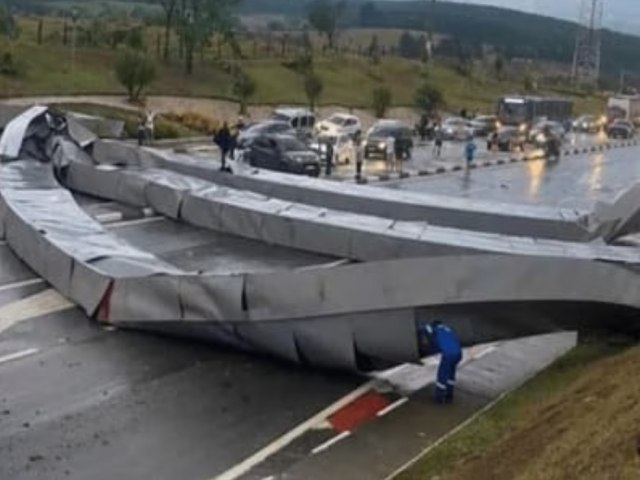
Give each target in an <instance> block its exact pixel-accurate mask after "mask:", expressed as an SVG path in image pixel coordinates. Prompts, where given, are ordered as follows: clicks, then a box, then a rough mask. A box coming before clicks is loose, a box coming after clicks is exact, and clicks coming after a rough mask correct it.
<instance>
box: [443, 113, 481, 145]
mask: <svg viewBox="0 0 640 480" xmlns="http://www.w3.org/2000/svg"><path fill="white" fill-rule="evenodd" d="M438 129H439V131H440V132H441V133H442V138H443V140H459V141H464V140H467V139H468V138H469V137H472V136H473V128H472V126H471V123H470V122H469V121H468V120H465V119H464V118H460V117H450V118H447V119H446V120H445V121H444V122H442V125H440V127H439V128H438Z"/></svg>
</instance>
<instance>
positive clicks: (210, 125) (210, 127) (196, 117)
mask: <svg viewBox="0 0 640 480" xmlns="http://www.w3.org/2000/svg"><path fill="white" fill-rule="evenodd" d="M163 117H164V118H165V119H167V120H170V121H172V122H175V123H179V124H180V125H182V126H183V127H186V128H188V129H190V130H193V131H196V132H199V133H204V134H211V133H213V132H215V131H216V130H218V128H220V121H219V120H217V119H215V118H211V117H207V116H206V115H202V114H200V113H196V112H185V113H173V112H172V113H166V114H164V115H163Z"/></svg>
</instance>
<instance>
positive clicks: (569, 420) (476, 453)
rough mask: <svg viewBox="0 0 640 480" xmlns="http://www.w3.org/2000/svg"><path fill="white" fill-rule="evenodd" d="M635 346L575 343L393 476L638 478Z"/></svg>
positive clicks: (406, 479)
mask: <svg viewBox="0 0 640 480" xmlns="http://www.w3.org/2000/svg"><path fill="white" fill-rule="evenodd" d="M638 367H640V348H638V347H634V348H632V349H630V350H626V351H622V352H620V349H619V348H616V347H612V346H609V345H606V344H602V343H587V344H583V345H581V346H579V347H578V348H577V349H576V350H574V351H573V352H572V353H570V354H569V355H568V356H567V357H565V358H564V359H562V360H560V361H559V362H557V363H556V364H555V365H553V366H552V367H551V368H550V369H549V370H547V371H545V372H543V373H542V374H540V375H539V376H538V377H536V378H535V379H533V380H532V381H531V382H529V383H528V384H527V385H525V386H524V387H523V388H522V389H520V390H519V391H517V392H515V393H514V394H512V395H511V396H509V397H507V398H506V399H505V400H503V401H502V402H501V403H500V404H498V406H497V407H494V409H493V410H491V411H489V412H488V413H487V414H485V415H484V416H482V417H480V418H479V419H478V420H476V421H475V422H474V423H472V424H471V425H470V426H469V427H467V428H466V429H464V430H462V431H460V432H459V433H458V434H456V435H454V436H453V437H452V438H451V439H449V440H448V441H446V442H445V443H444V444H442V446H440V447H438V448H437V449H435V450H433V451H432V452H430V454H429V455H428V456H427V457H425V458H424V459H423V460H422V461H421V462H419V463H418V464H417V465H415V467H414V468H413V469H411V470H410V471H408V472H406V473H404V474H402V475H400V476H399V478H398V480H431V479H434V478H438V479H439V480H511V479H518V480H538V479H545V480H556V479H557V480H574V479H575V480H600V479H605V478H610V479H616V480H626V479H628V480H634V479H637V478H640V455H639V450H638V449H639V448H640V447H639V445H640V443H639V442H640V437H639V435H640V402H638V392H639V391H640V378H638V376H637V375H634V374H633V372H635V371H637V370H638Z"/></svg>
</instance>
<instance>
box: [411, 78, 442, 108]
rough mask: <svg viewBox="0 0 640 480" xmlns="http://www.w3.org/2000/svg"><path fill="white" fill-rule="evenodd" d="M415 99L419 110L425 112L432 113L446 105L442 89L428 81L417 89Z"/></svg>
mask: <svg viewBox="0 0 640 480" xmlns="http://www.w3.org/2000/svg"><path fill="white" fill-rule="evenodd" d="M414 101H415V104H416V107H417V108H418V110H420V111H421V112H425V113H432V112H434V111H436V110H438V109H440V108H441V107H442V106H444V96H443V94H442V91H440V89H438V88H436V87H434V86H432V85H430V84H428V83H426V82H425V83H423V84H422V85H420V86H419V87H418V89H417V90H416V94H415V97H414Z"/></svg>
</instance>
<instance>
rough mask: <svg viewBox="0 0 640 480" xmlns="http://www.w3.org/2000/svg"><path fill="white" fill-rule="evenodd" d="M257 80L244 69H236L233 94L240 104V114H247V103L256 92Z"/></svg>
mask: <svg viewBox="0 0 640 480" xmlns="http://www.w3.org/2000/svg"><path fill="white" fill-rule="evenodd" d="M256 89H257V86H256V82H255V81H254V80H253V78H251V77H250V76H249V75H248V74H247V73H246V72H244V71H243V70H238V71H236V74H235V76H234V81H233V95H234V96H235V97H236V98H237V99H238V103H239V104H240V115H246V114H247V103H248V101H249V99H250V98H251V97H253V96H254V95H255V93H256Z"/></svg>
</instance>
